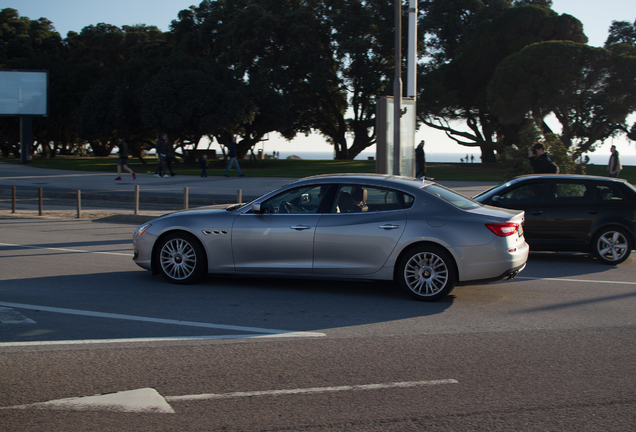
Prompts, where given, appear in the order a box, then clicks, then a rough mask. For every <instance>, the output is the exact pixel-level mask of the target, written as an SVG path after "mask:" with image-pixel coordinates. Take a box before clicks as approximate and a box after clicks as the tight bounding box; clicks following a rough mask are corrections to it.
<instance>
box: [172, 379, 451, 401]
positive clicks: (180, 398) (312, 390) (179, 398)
mask: <svg viewBox="0 0 636 432" xmlns="http://www.w3.org/2000/svg"><path fill="white" fill-rule="evenodd" d="M458 383H459V381H457V380H454V379H441V380H430V381H406V382H393V383H386V384H362V385H350V386H339V387H313V388H298V389H287V390H265V391H249V392H234V393H203V394H194V395H183V396H165V398H166V400H167V401H168V402H178V401H193V400H210V399H230V398H242V397H252V396H284V395H300V394H312V393H330V392H341V391H358V390H382V389H389V388H411V387H421V386H430V385H441V384H458Z"/></svg>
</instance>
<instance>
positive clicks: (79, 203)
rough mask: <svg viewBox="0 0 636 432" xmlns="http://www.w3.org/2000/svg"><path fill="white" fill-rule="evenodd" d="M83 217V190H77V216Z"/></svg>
mask: <svg viewBox="0 0 636 432" xmlns="http://www.w3.org/2000/svg"><path fill="white" fill-rule="evenodd" d="M81 217H82V191H81V190H79V189H78V190H77V218H78V219H80V218H81Z"/></svg>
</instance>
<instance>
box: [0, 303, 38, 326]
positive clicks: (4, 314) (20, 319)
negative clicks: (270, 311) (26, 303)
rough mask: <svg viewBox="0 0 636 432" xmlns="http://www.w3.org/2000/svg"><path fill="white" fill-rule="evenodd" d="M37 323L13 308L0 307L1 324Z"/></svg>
mask: <svg viewBox="0 0 636 432" xmlns="http://www.w3.org/2000/svg"><path fill="white" fill-rule="evenodd" d="M35 323H36V322H35V321H33V320H32V319H30V318H27V317H25V316H24V315H22V314H21V313H20V312H16V311H14V310H13V309H11V308H4V307H0V324H12V325H19V324H35Z"/></svg>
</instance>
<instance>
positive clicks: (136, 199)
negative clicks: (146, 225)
mask: <svg viewBox="0 0 636 432" xmlns="http://www.w3.org/2000/svg"><path fill="white" fill-rule="evenodd" d="M135 214H136V215H138V214H139V185H135Z"/></svg>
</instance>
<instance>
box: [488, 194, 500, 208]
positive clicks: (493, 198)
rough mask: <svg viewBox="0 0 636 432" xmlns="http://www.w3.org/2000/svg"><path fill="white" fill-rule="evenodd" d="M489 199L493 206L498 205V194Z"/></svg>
mask: <svg viewBox="0 0 636 432" xmlns="http://www.w3.org/2000/svg"><path fill="white" fill-rule="evenodd" d="M490 201H491V202H492V205H494V206H500V205H501V197H500V196H499V195H495V196H494V197H492V198H491V199H490Z"/></svg>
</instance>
